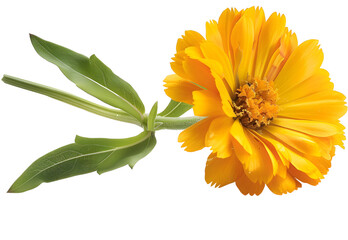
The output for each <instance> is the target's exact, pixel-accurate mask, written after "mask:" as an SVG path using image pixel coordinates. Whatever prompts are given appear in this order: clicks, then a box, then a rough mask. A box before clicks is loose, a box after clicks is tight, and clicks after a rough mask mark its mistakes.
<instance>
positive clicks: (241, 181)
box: [236, 174, 265, 196]
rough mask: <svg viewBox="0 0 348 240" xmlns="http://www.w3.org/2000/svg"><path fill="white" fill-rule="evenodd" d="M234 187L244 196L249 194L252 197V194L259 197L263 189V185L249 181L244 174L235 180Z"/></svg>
mask: <svg viewBox="0 0 348 240" xmlns="http://www.w3.org/2000/svg"><path fill="white" fill-rule="evenodd" d="M236 186H237V187H238V189H239V191H240V192H241V193H243V194H244V195H247V194H250V195H251V196H252V195H254V194H256V195H260V193H262V191H263V189H264V187H265V184H264V183H254V182H252V181H250V179H249V178H248V177H247V176H246V175H245V174H242V175H241V176H240V177H239V178H237V180H236Z"/></svg>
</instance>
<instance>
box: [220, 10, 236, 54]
mask: <svg viewBox="0 0 348 240" xmlns="http://www.w3.org/2000/svg"><path fill="white" fill-rule="evenodd" d="M241 15H242V12H239V11H238V10H237V9H235V8H234V9H229V8H227V9H226V10H225V11H223V12H222V14H221V15H220V17H219V21H218V28H219V31H220V34H221V40H222V44H223V46H224V50H225V52H226V53H227V55H228V56H229V57H230V56H232V55H233V50H232V48H231V33H232V30H233V28H234V26H235V24H236V22H237V21H238V20H239V19H240V17H241Z"/></svg>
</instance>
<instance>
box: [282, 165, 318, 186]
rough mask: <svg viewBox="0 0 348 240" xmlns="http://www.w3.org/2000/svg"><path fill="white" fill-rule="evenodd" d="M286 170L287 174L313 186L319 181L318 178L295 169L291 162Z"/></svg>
mask: <svg viewBox="0 0 348 240" xmlns="http://www.w3.org/2000/svg"><path fill="white" fill-rule="evenodd" d="M288 171H289V174H291V176H293V177H295V178H296V179H298V180H300V181H301V182H304V183H308V184H310V185H313V186H316V185H318V183H320V179H313V178H310V177H309V176H308V175H307V174H306V173H304V172H301V171H299V170H297V169H296V168H295V167H294V166H293V165H292V164H290V167H289V170H288Z"/></svg>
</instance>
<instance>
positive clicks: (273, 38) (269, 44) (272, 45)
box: [254, 13, 286, 79]
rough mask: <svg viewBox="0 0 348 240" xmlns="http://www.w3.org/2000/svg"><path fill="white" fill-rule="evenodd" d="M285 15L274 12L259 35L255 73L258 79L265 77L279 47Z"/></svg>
mask: <svg viewBox="0 0 348 240" xmlns="http://www.w3.org/2000/svg"><path fill="white" fill-rule="evenodd" d="M285 22H286V19H285V16H284V15H279V14H277V13H273V14H272V15H271V16H270V17H269V18H268V19H267V21H266V22H265V24H264V25H263V28H262V30H261V33H260V37H259V44H258V49H257V56H256V62H255V74H254V76H255V77H256V78H258V79H263V76H264V74H265V71H266V69H267V66H268V63H269V61H270V59H271V57H272V55H273V53H274V52H275V51H276V49H277V48H278V47H279V40H280V38H281V36H282V35H283V33H284V30H285Z"/></svg>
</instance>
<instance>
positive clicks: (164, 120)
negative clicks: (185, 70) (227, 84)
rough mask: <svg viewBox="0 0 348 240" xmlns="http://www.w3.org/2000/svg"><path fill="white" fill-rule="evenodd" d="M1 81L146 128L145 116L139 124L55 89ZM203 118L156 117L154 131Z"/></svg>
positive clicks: (177, 127)
mask: <svg viewBox="0 0 348 240" xmlns="http://www.w3.org/2000/svg"><path fill="white" fill-rule="evenodd" d="M2 81H4V82H5V83H7V84H9V85H12V86H15V87H19V88H23V89H26V90H29V91H32V92H36V93H39V94H42V95H46V96H48V97H51V98H54V99H56V100H59V101H62V102H65V103H67V104H70V105H72V106H75V107H78V108H81V109H84V110H86V111H88V112H91V113H94V114H97V115H100V116H103V117H107V118H110V119H114V120H117V121H121V122H127V123H132V124H135V125H137V126H140V127H144V126H146V121H147V115H146V114H144V122H142V123H140V122H139V121H138V120H137V119H136V118H134V117H133V116H131V115H130V114H128V113H126V112H124V111H122V110H116V109H112V108H108V107H104V106H102V105H99V104H96V103H93V102H90V101H88V100H85V99H83V98H80V97H78V96H75V95H72V94H70V93H67V92H64V91H61V90H59V89H56V88H52V87H48V86H45V85H42V84H39V83H35V82H31V81H27V80H24V79H20V78H17V77H12V76H9V75H4V77H3V78H2ZM202 119H203V117H196V116H193V117H163V116H157V117H156V120H155V130H161V129H172V130H180V129H185V128H187V127H189V126H191V125H193V124H195V123H196V122H198V121H200V120H202Z"/></svg>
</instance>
